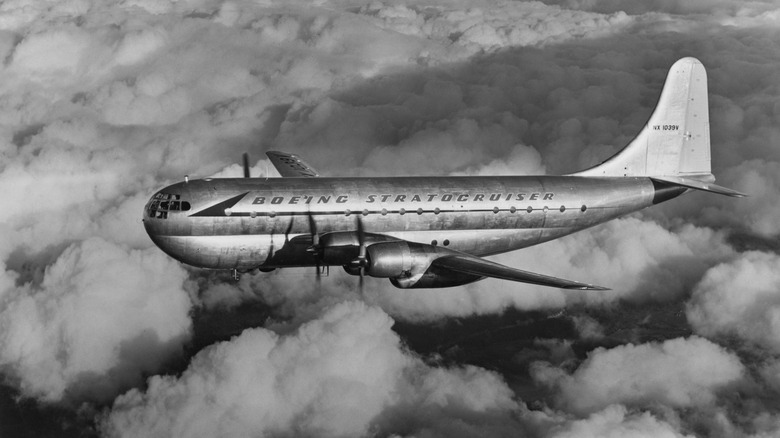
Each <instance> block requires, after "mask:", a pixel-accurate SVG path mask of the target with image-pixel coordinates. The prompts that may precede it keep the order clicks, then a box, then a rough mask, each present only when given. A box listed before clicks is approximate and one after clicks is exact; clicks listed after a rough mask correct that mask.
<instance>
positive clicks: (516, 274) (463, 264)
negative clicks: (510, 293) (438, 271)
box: [431, 254, 610, 290]
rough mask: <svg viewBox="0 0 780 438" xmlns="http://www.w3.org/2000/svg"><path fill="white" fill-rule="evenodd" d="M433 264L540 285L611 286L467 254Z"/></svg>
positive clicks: (467, 272)
mask: <svg viewBox="0 0 780 438" xmlns="http://www.w3.org/2000/svg"><path fill="white" fill-rule="evenodd" d="M431 265H432V266H433V265H435V266H437V267H440V268H444V269H449V270H451V271H457V272H462V273H464V274H471V275H479V276H482V277H491V278H500V279H503V280H511V281H517V282H520V283H530V284H537V285H540V286H550V287H557V288H561V289H576V290H610V289H609V288H606V287H601V286H594V285H592V284H586V283H579V282H576V281H570V280H564V279H562V278H557V277H550V276H548V275H542V274H536V273H533V272H528V271H521V270H520V269H515V268H510V267H509V266H505V265H502V264H500V263H496V262H491V261H490V260H485V259H482V258H479V257H474V256H469V255H466V254H455V255H447V256H444V257H439V258H437V259H436V260H434V261H433V262H432V263H431Z"/></svg>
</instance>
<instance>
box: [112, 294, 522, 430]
mask: <svg viewBox="0 0 780 438" xmlns="http://www.w3.org/2000/svg"><path fill="white" fill-rule="evenodd" d="M392 324H393V321H392V319H390V318H389V317H388V316H387V315H386V314H385V313H384V312H382V311H381V310H379V309H378V308H373V307H367V306H366V305H364V304H362V303H359V302H346V303H342V304H339V305H337V306H334V307H333V308H331V309H330V310H328V311H326V312H325V313H324V314H323V315H322V317H321V318H319V319H317V320H314V321H312V322H309V323H307V324H305V325H303V326H301V327H300V328H299V329H298V330H297V331H296V332H295V333H293V334H291V335H287V336H281V337H280V336H277V335H275V334H274V333H273V332H269V331H267V330H265V329H251V330H246V331H244V332H243V333H242V334H241V335H240V336H238V337H236V338H234V339H232V340H231V341H229V342H223V343H219V344H216V345H213V346H211V347H208V348H206V349H205V350H203V351H202V352H200V353H199V354H198V355H197V356H196V357H195V358H193V360H192V363H191V365H190V367H189V368H188V369H187V370H186V371H185V372H184V373H183V374H182V376H181V377H179V378H175V377H162V376H155V377H152V378H151V379H150V381H149V385H148V389H147V390H146V391H145V392H142V391H139V390H132V391H130V392H128V393H127V394H125V395H123V396H121V397H119V398H118V399H117V400H116V402H115V403H114V407H113V410H112V411H111V413H110V414H108V416H107V417H106V418H105V420H104V422H103V429H104V431H105V432H106V433H107V434H108V435H109V436H138V435H143V436H150V437H151V436H215V435H219V436H247V435H253V434H254V435H256V434H261V435H262V434H269V433H271V434H273V433H284V431H294V432H295V433H296V434H303V435H310V434H316V435H320V436H345V435H348V436H358V435H365V434H367V433H378V432H380V430H381V429H377V428H378V427H379V425H380V424H382V421H383V420H382V417H387V416H391V417H392V416H401V417H412V418H414V420H415V422H417V423H418V425H415V423H414V422H412V423H411V424H409V427H411V428H413V429H414V428H419V430H424V429H425V425H429V424H433V425H435V426H438V427H440V426H442V425H441V424H436V422H437V421H438V420H440V417H442V416H447V415H453V414H456V415H458V416H459V417H460V416H462V414H466V413H468V414H469V415H472V416H474V417H475V420H476V419H477V418H480V417H481V416H485V415H490V414H496V413H498V414H502V415H506V416H508V415H509V414H510V413H511V412H512V411H514V410H517V409H518V406H517V404H516V403H515V402H514V401H513V399H512V392H511V390H510V389H509V388H508V387H507V386H506V385H505V383H504V382H503V381H502V380H501V379H500V378H499V377H497V376H496V375H495V374H494V373H491V372H488V371H485V370H482V369H477V368H474V367H466V368H460V369H454V370H445V369H439V368H430V367H428V366H426V365H424V364H423V363H422V362H421V361H420V360H419V359H418V358H416V357H414V356H412V355H410V354H409V353H408V352H407V351H406V350H405V349H404V348H403V347H402V344H401V340H400V338H399V337H398V335H397V334H395V333H394V332H392V331H391V330H390V327H391V326H392ZM420 410H423V411H424V412H427V413H429V414H435V415H432V416H431V417H430V418H429V417H427V416H424V415H420V414H419V412H420ZM378 416H379V417H380V419H379V420H377V417H378ZM377 421H378V422H379V423H377ZM419 423H422V424H419ZM384 427H391V429H390V432H393V429H392V428H394V427H397V423H395V422H390V423H389V424H385V425H384Z"/></svg>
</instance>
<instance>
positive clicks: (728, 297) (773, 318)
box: [686, 252, 780, 353]
mask: <svg viewBox="0 0 780 438" xmlns="http://www.w3.org/2000/svg"><path fill="white" fill-rule="evenodd" d="M778 268H780V257H778V256H777V254H770V253H762V252H747V253H744V254H741V255H740V256H739V257H737V258H736V259H734V260H731V261H729V262H726V263H722V264H719V265H717V266H714V267H712V268H710V269H709V270H708V271H707V273H706V274H705V275H704V277H703V278H702V279H701V281H700V282H699V283H698V284H697V285H696V287H695V288H694V291H693V297H692V298H691V300H690V301H689V302H688V306H687V310H686V314H687V316H688V320H689V321H690V322H691V325H692V326H693V328H694V329H695V330H696V332H697V333H700V334H702V335H704V336H710V337H715V336H722V335H736V336H738V337H739V338H740V339H742V340H745V341H748V342H752V343H755V344H756V345H759V346H762V347H764V348H767V349H770V350H771V351H774V352H775V353H780V296H779V295H778V291H780V271H778Z"/></svg>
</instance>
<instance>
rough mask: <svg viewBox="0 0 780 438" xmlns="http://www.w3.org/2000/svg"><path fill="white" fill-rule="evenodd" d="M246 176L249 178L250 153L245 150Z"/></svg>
mask: <svg viewBox="0 0 780 438" xmlns="http://www.w3.org/2000/svg"><path fill="white" fill-rule="evenodd" d="M244 178H249V153H247V152H244Z"/></svg>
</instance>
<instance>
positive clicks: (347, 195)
mask: <svg viewBox="0 0 780 438" xmlns="http://www.w3.org/2000/svg"><path fill="white" fill-rule="evenodd" d="M685 191H686V189H684V188H680V187H675V186H671V185H665V184H661V183H658V182H655V181H653V180H651V179H650V178H646V177H604V178H594V177H578V176H500V177H391V178H322V177H320V178H267V179H266V178H237V179H202V180H192V181H189V182H180V183H177V184H173V185H171V186H168V187H166V188H164V189H162V190H161V191H159V192H158V193H157V194H155V195H154V196H153V197H152V199H151V200H150V201H149V203H148V204H147V205H146V207H145V208H144V224H145V227H146V230H147V232H148V233H149V236H150V237H151V238H152V240H153V241H154V242H155V244H157V245H158V246H159V247H160V248H162V249H163V250H164V251H165V252H166V253H168V254H169V255H170V256H172V257H174V258H176V259H178V260H180V261H182V262H184V263H187V264H190V265H194V266H198V267H202V268H210V269H237V270H251V269H255V268H262V269H272V268H276V267H289V266H312V265H314V264H315V260H314V258H313V257H312V256H311V249H310V248H311V246H312V237H311V236H312V235H313V234H315V233H316V234H318V235H319V236H322V239H330V241H329V245H330V246H334V247H335V246H338V245H340V244H343V245H352V246H353V247H354V246H355V245H357V242H356V241H355V239H357V235H356V233H355V230H356V229H357V228H358V227H362V230H364V232H365V235H366V236H369V239H368V240H369V242H368V243H369V244H370V243H371V238H372V236H382V238H387V237H390V238H396V239H401V240H405V241H409V242H417V243H422V244H426V245H433V246H444V247H447V248H449V249H452V250H455V251H460V252H465V253H468V254H472V255H476V256H484V255H491V254H497V253H502V252H507V251H513V250H517V249H520V248H525V247H528V246H531V245H535V244H538V243H541V242H546V241H549V240H552V239H555V238H558V237H561V236H564V235H567V234H570V233H573V232H575V231H579V230H582V229H585V228H588V227H591V226H594V225H597V224H600V223H603V222H605V221H608V220H610V219H614V218H616V217H619V216H622V215H625V214H628V213H631V212H633V211H637V210H640V209H642V208H645V207H648V206H650V205H653V204H656V203H658V202H661V201H665V200H667V199H670V198H673V197H675V196H678V195H680V194H681V193H683V192H685ZM358 221H359V222H360V224H358ZM342 241H343V242H342ZM307 250H308V252H307ZM350 257H354V254H345V255H344V257H330V258H327V259H325V260H324V262H325V264H329V265H342V264H345V263H347V262H348V260H347V259H348V258H350Z"/></svg>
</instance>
